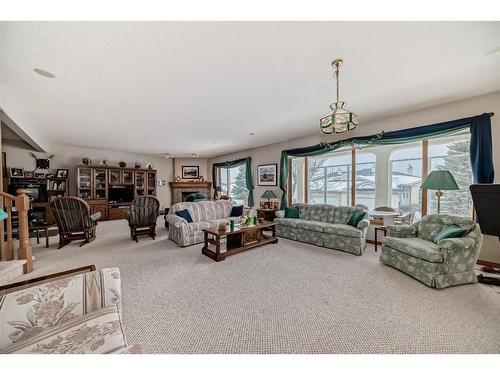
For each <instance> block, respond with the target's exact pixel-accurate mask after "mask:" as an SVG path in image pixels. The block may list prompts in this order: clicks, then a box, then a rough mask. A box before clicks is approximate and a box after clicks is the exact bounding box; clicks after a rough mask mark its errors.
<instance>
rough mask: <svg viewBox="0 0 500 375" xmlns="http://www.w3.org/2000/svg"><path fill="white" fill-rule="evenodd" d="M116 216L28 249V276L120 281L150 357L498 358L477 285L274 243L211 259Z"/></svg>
mask: <svg viewBox="0 0 500 375" xmlns="http://www.w3.org/2000/svg"><path fill="white" fill-rule="evenodd" d="M158 224H159V225H158V228H157V233H158V237H157V239H156V240H154V241H153V240H152V239H150V238H147V237H143V238H141V239H140V240H139V243H138V244H136V243H135V242H133V241H131V240H130V239H129V234H128V226H127V224H126V222H125V221H123V220H120V221H112V222H103V223H100V224H99V226H98V232H97V239H96V240H95V241H94V242H93V243H91V244H89V245H86V246H85V247H83V248H80V247H78V245H77V244H72V245H68V246H66V247H65V248H63V249H61V250H57V239H56V238H55V237H53V238H51V247H50V248H48V249H45V248H44V245H43V244H41V245H38V246H34V255H35V257H36V258H37V261H36V262H35V269H36V270H35V272H34V273H33V274H31V275H29V277H33V276H36V275H41V274H47V273H52V272H55V271H60V270H65V269H69V268H73V267H77V266H82V265H86V264H95V265H96V266H97V267H110V266H117V267H119V268H120V270H121V274H122V298H123V308H124V311H123V314H124V320H125V329H126V332H127V336H128V339H129V341H130V342H140V343H142V344H144V346H145V349H146V350H147V351H148V352H149V353H499V352H500V295H499V294H497V291H496V290H495V289H493V288H490V287H487V286H484V285H479V284H475V285H466V286H460V287H454V288H448V289H444V290H440V291H438V290H434V289H430V288H428V287H426V286H425V285H423V284H421V283H419V282H417V281H416V280H414V279H412V278H410V277H408V276H406V275H404V274H402V273H400V272H399V271H396V270H394V269H392V268H389V267H387V266H384V265H382V264H380V263H379V262H378V255H377V254H375V253H374V251H373V247H368V248H367V249H366V252H365V254H364V255H363V256H362V257H357V256H354V255H350V254H346V253H342V252H339V251H334V250H328V249H324V248H320V247H316V246H312V245H306V244H302V243H300V242H294V241H289V240H285V239H280V240H279V243H278V244H276V245H267V246H264V247H261V248H256V249H252V250H249V251H247V252H244V253H241V254H238V255H234V256H232V257H229V258H227V259H226V260H225V261H223V262H219V263H216V262H214V261H212V260H211V259H209V258H207V257H205V256H203V255H202V254H201V245H195V246H191V247H188V248H180V247H177V245H176V244H175V243H173V242H172V241H170V240H168V239H167V231H166V229H165V228H164V227H163V220H162V219H161V218H160V219H159V221H158Z"/></svg>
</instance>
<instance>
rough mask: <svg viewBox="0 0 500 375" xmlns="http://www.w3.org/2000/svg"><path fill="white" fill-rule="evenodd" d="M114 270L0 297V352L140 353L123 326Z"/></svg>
mask: <svg viewBox="0 0 500 375" xmlns="http://www.w3.org/2000/svg"><path fill="white" fill-rule="evenodd" d="M120 285H121V282H120V271H119V270H118V268H106V269H101V270H97V271H93V272H86V273H82V274H76V275H71V276H68V277H64V278H59V279H54V280H52V281H46V282H45V283H43V284H40V285H34V286H31V287H28V288H23V289H20V290H14V291H11V292H8V291H7V292H8V293H6V294H3V295H0V353H23V354H31V353H33V354H108V353H142V347H141V346H140V345H139V344H133V345H129V344H128V343H127V340H126V337H125V332H124V329H123V320H122V313H121V310H122V308H121V287H120Z"/></svg>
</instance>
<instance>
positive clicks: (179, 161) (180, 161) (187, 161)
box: [167, 158, 212, 183]
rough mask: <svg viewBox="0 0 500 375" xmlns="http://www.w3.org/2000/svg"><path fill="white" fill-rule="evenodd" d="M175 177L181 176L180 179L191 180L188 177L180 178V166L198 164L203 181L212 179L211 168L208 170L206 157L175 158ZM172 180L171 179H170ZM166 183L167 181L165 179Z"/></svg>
mask: <svg viewBox="0 0 500 375" xmlns="http://www.w3.org/2000/svg"><path fill="white" fill-rule="evenodd" d="M174 165H175V174H174V179H175V177H177V176H179V177H181V180H182V181H192V180H189V179H187V180H186V179H182V166H183V165H184V166H198V167H199V168H200V176H203V178H204V179H205V181H212V170H210V171H209V170H208V159H195V158H175V159H174ZM171 181H173V179H172V180H171ZM167 183H168V181H167Z"/></svg>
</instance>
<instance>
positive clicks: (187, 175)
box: [182, 165, 200, 180]
mask: <svg viewBox="0 0 500 375" xmlns="http://www.w3.org/2000/svg"><path fill="white" fill-rule="evenodd" d="M182 178H183V179H186V180H197V179H199V178H200V167H198V166H197V165H195V166H190V165H187V166H186V165H183V166H182Z"/></svg>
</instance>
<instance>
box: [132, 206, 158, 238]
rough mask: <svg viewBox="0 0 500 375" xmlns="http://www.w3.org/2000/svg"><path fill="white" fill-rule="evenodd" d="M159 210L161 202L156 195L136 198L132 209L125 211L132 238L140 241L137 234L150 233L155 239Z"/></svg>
mask: <svg viewBox="0 0 500 375" xmlns="http://www.w3.org/2000/svg"><path fill="white" fill-rule="evenodd" d="M159 210H160V202H159V201H158V199H156V198H155V197H152V196H142V197H137V198H135V199H134V201H133V202H132V204H131V206H130V211H129V212H126V213H125V218H126V219H127V220H128V226H129V227H130V237H131V238H132V240H134V241H135V242H139V241H138V240H137V236H140V235H148V236H150V237H151V238H153V240H154V239H155V236H156V220H157V218H158V212H159Z"/></svg>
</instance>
